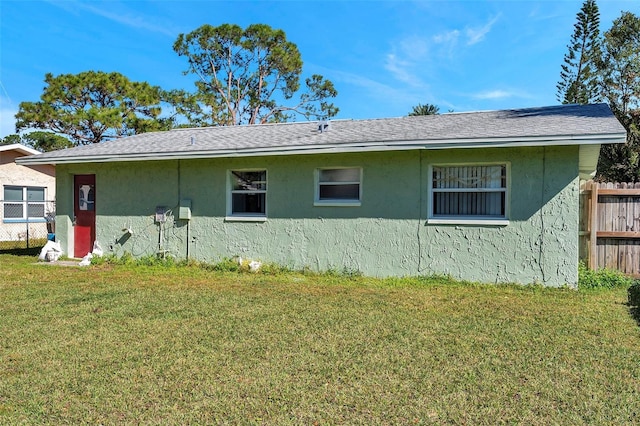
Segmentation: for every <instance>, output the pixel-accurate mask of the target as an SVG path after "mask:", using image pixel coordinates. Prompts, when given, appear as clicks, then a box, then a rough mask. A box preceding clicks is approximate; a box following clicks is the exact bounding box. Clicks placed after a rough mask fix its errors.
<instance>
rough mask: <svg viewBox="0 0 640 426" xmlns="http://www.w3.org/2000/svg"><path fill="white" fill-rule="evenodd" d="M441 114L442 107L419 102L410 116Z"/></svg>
mask: <svg viewBox="0 0 640 426" xmlns="http://www.w3.org/2000/svg"><path fill="white" fill-rule="evenodd" d="M437 114H440V108H439V107H438V106H436V105H433V104H425V105H422V104H418V105H416V106H414V107H413V109H412V110H411V112H410V113H409V116H410V117H411V116H417V115H437Z"/></svg>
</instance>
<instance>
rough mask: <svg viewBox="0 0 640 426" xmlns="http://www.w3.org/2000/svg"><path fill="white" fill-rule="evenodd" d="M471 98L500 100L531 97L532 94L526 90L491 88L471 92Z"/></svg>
mask: <svg viewBox="0 0 640 426" xmlns="http://www.w3.org/2000/svg"><path fill="white" fill-rule="evenodd" d="M469 96H470V97H471V98H473V99H479V100H501V99H508V98H521V99H531V98H533V96H531V94H529V93H527V92H523V91H521V90H504V89H493V90H484V91H481V92H476V93H472V94H471V95H469Z"/></svg>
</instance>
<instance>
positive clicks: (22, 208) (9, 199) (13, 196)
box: [3, 186, 45, 220]
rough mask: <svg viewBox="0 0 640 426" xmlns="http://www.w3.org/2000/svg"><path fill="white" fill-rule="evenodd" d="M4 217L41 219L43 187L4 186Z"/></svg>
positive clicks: (43, 200) (43, 197) (42, 216)
mask: <svg viewBox="0 0 640 426" xmlns="http://www.w3.org/2000/svg"><path fill="white" fill-rule="evenodd" d="M3 196H4V207H3V214H4V219H5V220H7V219H10V220H27V219H29V220H30V219H35V220H43V219H44V215H45V211H44V210H45V209H44V204H45V188H39V187H22V186H5V187H4V193H3Z"/></svg>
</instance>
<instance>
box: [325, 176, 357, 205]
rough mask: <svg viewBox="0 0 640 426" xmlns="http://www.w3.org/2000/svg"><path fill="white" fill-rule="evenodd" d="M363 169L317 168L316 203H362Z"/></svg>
mask: <svg viewBox="0 0 640 426" xmlns="http://www.w3.org/2000/svg"><path fill="white" fill-rule="evenodd" d="M361 183H362V169H361V168H359V167H341V168H332V169H317V170H316V198H315V205H335V206H356V205H358V206H359V205H360V198H361Z"/></svg>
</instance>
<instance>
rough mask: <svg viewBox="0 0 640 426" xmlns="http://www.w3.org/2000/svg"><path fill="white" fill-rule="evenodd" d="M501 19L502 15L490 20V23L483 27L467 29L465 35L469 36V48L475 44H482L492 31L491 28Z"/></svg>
mask: <svg viewBox="0 0 640 426" xmlns="http://www.w3.org/2000/svg"><path fill="white" fill-rule="evenodd" d="M499 18H500V15H498V16H496V17H494V18H492V19H490V20H489V22H487V23H486V24H484V25H483V26H482V27H475V28H470V27H467V28H466V29H465V34H466V36H467V46H473V45H474V44H476V43H480V42H481V41H482V40H484V37H485V36H486V35H487V34H488V33H489V31H491V28H492V27H493V25H494V24H495V23H496V22H498V19H499Z"/></svg>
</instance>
